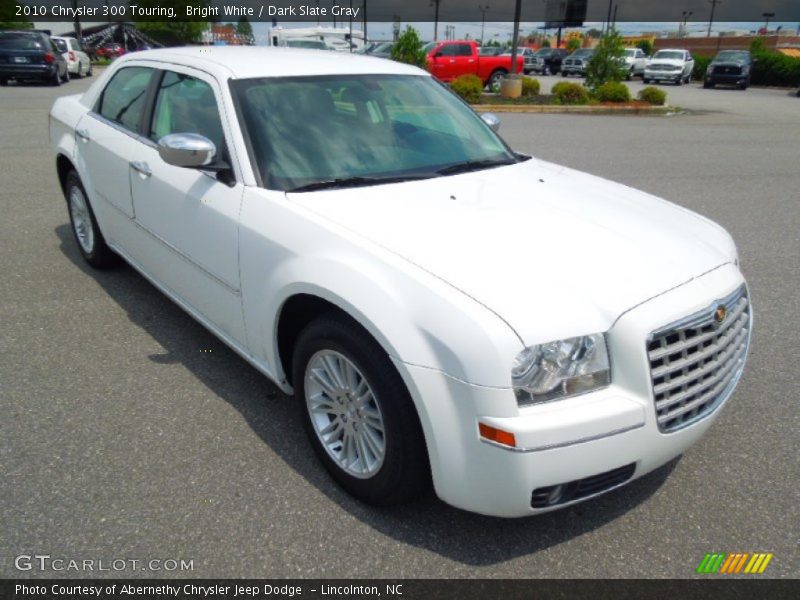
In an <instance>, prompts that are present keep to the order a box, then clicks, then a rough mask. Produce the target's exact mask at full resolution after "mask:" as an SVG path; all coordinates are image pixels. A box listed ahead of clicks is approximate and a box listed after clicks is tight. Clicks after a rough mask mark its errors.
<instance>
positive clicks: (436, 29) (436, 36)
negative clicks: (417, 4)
mask: <svg viewBox="0 0 800 600" xmlns="http://www.w3.org/2000/svg"><path fill="white" fill-rule="evenodd" d="M441 1H442V0H431V3H430V4H429V5H428V6H433V7H434V10H433V41H434V42H435V41H436V40H437V39H439V3H440V2H441Z"/></svg>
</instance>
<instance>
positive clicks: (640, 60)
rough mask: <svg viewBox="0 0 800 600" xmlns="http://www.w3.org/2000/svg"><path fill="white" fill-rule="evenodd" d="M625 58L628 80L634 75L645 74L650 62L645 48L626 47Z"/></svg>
mask: <svg viewBox="0 0 800 600" xmlns="http://www.w3.org/2000/svg"><path fill="white" fill-rule="evenodd" d="M623 60H624V61H625V68H626V69H627V73H628V74H627V78H628V81H630V80H631V79H633V78H634V77H641V76H644V69H645V67H646V66H647V63H648V62H649V61H648V58H647V55H646V54H645V53H644V50H642V49H641V48H625V56H624V57H623Z"/></svg>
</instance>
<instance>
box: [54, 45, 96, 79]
mask: <svg viewBox="0 0 800 600" xmlns="http://www.w3.org/2000/svg"><path fill="white" fill-rule="evenodd" d="M51 39H52V40H53V42H54V43H55V45H56V46H57V47H58V51H59V52H61V55H62V56H63V57H64V60H66V61H67V70H68V71H69V74H70V75H73V76H75V77H91V76H92V60H91V59H90V58H89V55H88V54H86V52H85V51H84V49H83V48H82V47H81V44H80V42H79V41H78V40H76V39H75V38H74V37H66V36H53V37H52V38H51Z"/></svg>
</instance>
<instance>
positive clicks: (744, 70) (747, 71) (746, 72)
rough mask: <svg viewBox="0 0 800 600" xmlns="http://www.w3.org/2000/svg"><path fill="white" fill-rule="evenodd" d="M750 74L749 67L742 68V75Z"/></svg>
mask: <svg viewBox="0 0 800 600" xmlns="http://www.w3.org/2000/svg"><path fill="white" fill-rule="evenodd" d="M749 72H750V67H742V75H747V74H748V73H749Z"/></svg>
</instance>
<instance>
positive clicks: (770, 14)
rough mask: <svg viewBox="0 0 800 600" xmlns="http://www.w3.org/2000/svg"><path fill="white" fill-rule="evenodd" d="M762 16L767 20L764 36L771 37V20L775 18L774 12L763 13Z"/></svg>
mask: <svg viewBox="0 0 800 600" xmlns="http://www.w3.org/2000/svg"><path fill="white" fill-rule="evenodd" d="M761 16H762V17H764V18H765V19H766V21H764V35H769V20H770V19H771V18H772V17H774V16H775V13H774V12H765V13H761Z"/></svg>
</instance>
